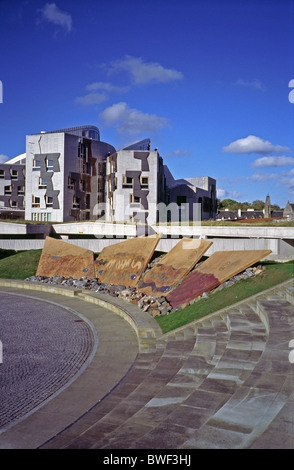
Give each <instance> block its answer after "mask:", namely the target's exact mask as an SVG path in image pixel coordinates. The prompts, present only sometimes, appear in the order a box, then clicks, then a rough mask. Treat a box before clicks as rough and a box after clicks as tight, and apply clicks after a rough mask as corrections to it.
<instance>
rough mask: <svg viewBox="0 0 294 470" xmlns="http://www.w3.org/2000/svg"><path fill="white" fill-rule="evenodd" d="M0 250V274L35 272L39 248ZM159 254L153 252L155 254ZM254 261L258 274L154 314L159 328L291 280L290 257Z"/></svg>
mask: <svg viewBox="0 0 294 470" xmlns="http://www.w3.org/2000/svg"><path fill="white" fill-rule="evenodd" d="M3 251H5V250H2V253H0V255H1V256H0V278H2V279H3V278H4V279H19V280H24V279H26V278H27V277H30V276H34V275H35V274H36V271H37V267H38V263H39V259H40V256H41V253H42V250H27V251H20V252H18V253H15V254H11V252H10V253H3ZM7 251H8V250H7ZM159 254H160V253H159V252H157V256H158V255H159ZM1 258H2V259H1ZM257 264H261V265H263V266H264V267H265V270H264V271H263V272H262V274H259V275H257V276H255V277H251V278H248V279H244V280H241V281H238V282H236V283H235V284H234V285H233V286H231V287H226V288H224V289H222V290H221V291H218V292H215V293H214V294H209V296H208V297H207V298H201V299H200V300H198V301H197V302H195V303H194V304H193V305H189V306H187V307H185V308H183V309H182V310H179V311H177V312H173V313H170V314H169V315H163V316H162V317H161V316H157V317H155V320H156V321H157V322H158V324H159V326H160V328H161V330H162V332H163V333H167V332H168V331H171V330H173V329H175V328H179V327H181V326H183V325H186V324H187V323H190V322H192V321H195V320H197V319H199V318H202V317H204V316H206V315H208V314H210V313H213V312H216V311H218V310H221V309H222V308H225V307H228V306H230V305H232V304H235V303H237V302H240V301H241V300H244V299H246V298H248V297H251V296H252V295H255V294H258V293H259V292H261V291H263V290H266V289H269V288H270V287H273V286H275V285H277V284H280V283H281V282H284V281H287V280H288V279H291V278H293V282H294V261H289V262H287V263H276V262H273V261H264V262H260V263H257Z"/></svg>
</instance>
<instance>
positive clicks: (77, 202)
mask: <svg viewBox="0 0 294 470" xmlns="http://www.w3.org/2000/svg"><path fill="white" fill-rule="evenodd" d="M72 207H73V208H75V209H79V207H80V198H79V197H76V196H74V197H73V201H72Z"/></svg>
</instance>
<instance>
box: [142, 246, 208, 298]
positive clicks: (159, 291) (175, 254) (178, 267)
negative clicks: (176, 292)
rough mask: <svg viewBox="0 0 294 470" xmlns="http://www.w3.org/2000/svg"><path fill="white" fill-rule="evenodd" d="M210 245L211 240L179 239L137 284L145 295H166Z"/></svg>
mask: <svg viewBox="0 0 294 470" xmlns="http://www.w3.org/2000/svg"><path fill="white" fill-rule="evenodd" d="M211 245H212V242H211V241H208V240H199V239H193V238H183V239H181V240H180V241H179V242H178V243H177V244H176V245H175V246H174V247H173V248H172V249H171V250H170V251H169V252H168V253H167V254H166V255H164V256H163V257H162V259H161V260H159V262H158V263H157V264H156V265H155V266H154V267H153V268H151V269H150V270H149V271H147V273H146V274H145V275H144V277H143V279H142V280H141V281H140V282H139V284H138V289H139V290H140V291H141V292H143V293H144V294H146V295H154V296H158V295H160V296H166V295H167V293H168V292H170V291H171V290H172V289H173V288H174V287H175V286H176V284H177V283H178V282H179V281H181V280H182V279H183V278H184V277H185V276H186V275H187V274H188V273H189V272H190V271H191V269H192V268H193V267H194V266H195V264H196V263H197V262H198V261H199V260H200V259H201V257H202V256H203V255H204V253H205V252H206V251H207V250H208V248H209V247H210V246H211Z"/></svg>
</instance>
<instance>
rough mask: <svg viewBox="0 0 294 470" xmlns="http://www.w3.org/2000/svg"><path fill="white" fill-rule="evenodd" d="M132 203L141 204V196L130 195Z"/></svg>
mask: <svg viewBox="0 0 294 470" xmlns="http://www.w3.org/2000/svg"><path fill="white" fill-rule="evenodd" d="M130 203H131V204H141V198H140V197H139V196H134V194H130Z"/></svg>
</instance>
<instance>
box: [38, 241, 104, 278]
mask: <svg viewBox="0 0 294 470" xmlns="http://www.w3.org/2000/svg"><path fill="white" fill-rule="evenodd" d="M36 275H37V276H46V277H51V276H63V277H67V278H68V277H73V278H80V277H89V278H93V277H95V269H94V253H93V252H92V251H91V250H87V249H85V248H80V247H79V246H76V245H72V244H71V243H67V242H64V241H61V240H56V239H55V238H50V237H46V239H45V243H44V247H43V250H42V253H41V256H40V261H39V264H38V268H37V272H36Z"/></svg>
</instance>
